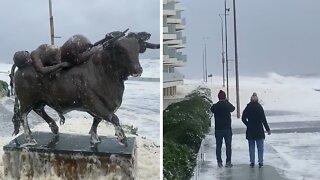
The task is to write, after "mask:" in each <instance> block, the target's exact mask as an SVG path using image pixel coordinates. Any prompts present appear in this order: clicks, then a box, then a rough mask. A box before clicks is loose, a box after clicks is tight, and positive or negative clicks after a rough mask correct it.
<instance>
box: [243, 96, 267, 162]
mask: <svg viewBox="0 0 320 180" xmlns="http://www.w3.org/2000/svg"><path fill="white" fill-rule="evenodd" d="M242 122H243V123H244V124H245V125H246V126H247V131H246V139H247V140H248V143H249V155H250V167H254V163H255V143H256V144H257V149H258V162H259V167H262V166H263V145H264V139H265V135H264V129H263V126H264V128H265V129H266V130H267V132H268V135H270V134H271V132H270V128H269V125H268V123H267V119H266V116H265V114H264V110H263V108H262V106H261V104H260V103H259V99H258V96H257V93H253V94H252V96H251V99H250V103H249V104H247V107H246V108H245V109H244V111H243V113H242Z"/></svg>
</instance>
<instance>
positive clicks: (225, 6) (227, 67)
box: [224, 0, 230, 99]
mask: <svg viewBox="0 0 320 180" xmlns="http://www.w3.org/2000/svg"><path fill="white" fill-rule="evenodd" d="M227 11H230V8H228V9H227V0H224V15H225V16H224V27H225V28H224V30H225V41H226V43H225V46H226V49H225V51H226V80H227V99H229V72H228V69H229V63H228V29H227Z"/></svg>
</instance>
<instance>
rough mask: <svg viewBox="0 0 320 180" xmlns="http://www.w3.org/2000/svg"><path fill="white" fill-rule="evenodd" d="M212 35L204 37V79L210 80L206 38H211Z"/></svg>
mask: <svg viewBox="0 0 320 180" xmlns="http://www.w3.org/2000/svg"><path fill="white" fill-rule="evenodd" d="M209 38H210V37H203V44H204V47H203V77H204V81H205V82H206V83H207V82H208V68H207V43H206V39H209Z"/></svg>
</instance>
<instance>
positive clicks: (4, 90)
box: [0, 80, 8, 97]
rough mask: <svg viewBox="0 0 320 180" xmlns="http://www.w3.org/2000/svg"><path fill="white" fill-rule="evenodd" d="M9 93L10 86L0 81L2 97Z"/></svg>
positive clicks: (0, 95)
mask: <svg viewBox="0 0 320 180" xmlns="http://www.w3.org/2000/svg"><path fill="white" fill-rule="evenodd" d="M7 93H8V84H7V82H5V81H2V80H0V97H4V96H6V95H7Z"/></svg>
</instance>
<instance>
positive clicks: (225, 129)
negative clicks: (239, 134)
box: [211, 90, 235, 167]
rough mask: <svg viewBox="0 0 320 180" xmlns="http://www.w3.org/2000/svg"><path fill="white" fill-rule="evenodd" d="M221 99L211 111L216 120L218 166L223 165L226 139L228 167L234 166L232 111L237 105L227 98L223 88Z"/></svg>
mask: <svg viewBox="0 0 320 180" xmlns="http://www.w3.org/2000/svg"><path fill="white" fill-rule="evenodd" d="M218 99H219V101H218V102H217V103H216V104H213V105H212V106H211V112H212V113H213V114H214V120H215V138H216V156H217V163H218V167H222V166H223V165H222V159H221V147H222V140H223V139H224V141H225V145H226V156H227V158H226V167H232V166H233V165H232V164H231V152H232V150H231V142H232V129H231V112H233V111H234V110H235V107H234V106H233V105H232V104H231V103H230V102H229V101H228V100H227V99H226V93H225V92H224V91H222V90H220V91H219V93H218Z"/></svg>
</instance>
